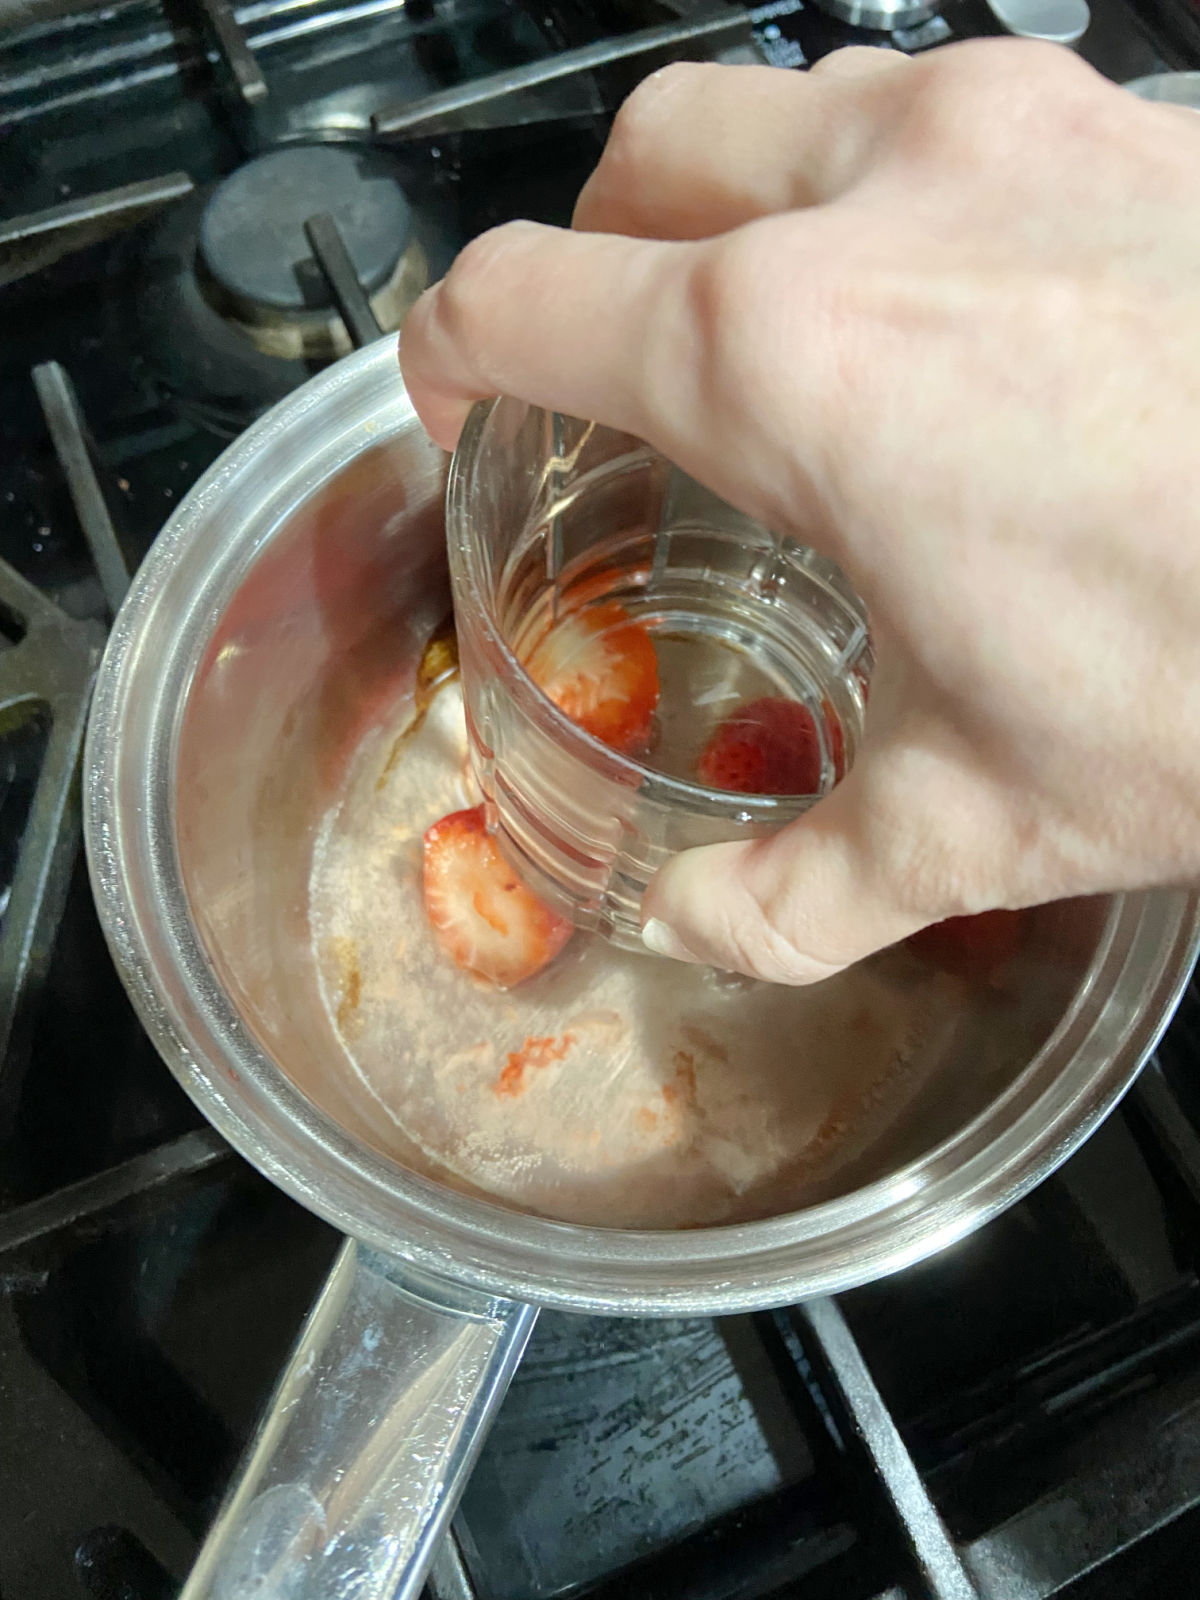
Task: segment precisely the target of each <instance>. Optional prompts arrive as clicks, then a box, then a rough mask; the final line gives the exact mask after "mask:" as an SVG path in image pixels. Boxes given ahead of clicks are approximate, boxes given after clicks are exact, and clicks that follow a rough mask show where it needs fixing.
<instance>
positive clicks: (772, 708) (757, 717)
mask: <svg viewBox="0 0 1200 1600" xmlns="http://www.w3.org/2000/svg"><path fill="white" fill-rule="evenodd" d="M838 732H839V734H840V732H841V730H840V729H839V730H838ZM696 772H697V775H698V777H699V778H700V781H701V783H706V784H707V785H708V786H709V788H710V789H729V790H732V791H733V792H734V793H735V794H816V792H817V790H818V789H819V788H820V786H821V741H820V738H819V736H818V734H817V725H816V723H815V722H814V720H813V715H812V712H811V711H809V709H808V707H807V706H802V705H801V704H800V703H799V702H798V701H796V700H784V699H782V698H781V697H780V696H778V695H764V696H763V697H762V698H761V699H759V700H751V701H749V702H748V703H747V704H746V705H744V706H740V707H739V708H738V710H737V711H735V712H733V713H732V714H731V715H730V716H728V717H726V719H725V721H724V722H722V723H721V725H720V727H719V728H717V730H716V732H715V733H714V734H713V736H712V738H711V739H710V740H709V741H708V743H707V744H706V745H705V747H704V749H703V750H702V751H701V754H700V760H699V762H698V763H697V767H696ZM839 776H840V773H839Z"/></svg>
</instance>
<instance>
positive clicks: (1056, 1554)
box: [0, 0, 1200, 1600]
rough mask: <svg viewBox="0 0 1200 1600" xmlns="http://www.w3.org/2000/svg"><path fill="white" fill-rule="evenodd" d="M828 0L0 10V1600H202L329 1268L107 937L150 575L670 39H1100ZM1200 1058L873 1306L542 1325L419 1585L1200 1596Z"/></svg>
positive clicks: (1189, 1019)
mask: <svg viewBox="0 0 1200 1600" xmlns="http://www.w3.org/2000/svg"><path fill="white" fill-rule="evenodd" d="M822 5H823V7H824V8H822V6H817V5H815V4H812V3H810V0H803V3H802V0H770V3H768V4H764V5H761V6H759V7H757V8H756V9H754V10H751V11H744V10H741V9H738V8H734V7H726V6H720V5H707V4H700V5H696V4H693V3H691V0H672V3H665V0H661V3H660V0H547V3H546V4H544V5H537V6H525V5H523V4H521V3H519V0H406V3H405V0H352V3H344V4H335V3H331V0H252V3H250V4H246V5H244V6H240V7H238V8H237V9H236V10H234V9H232V8H231V7H230V6H229V5H228V4H227V3H226V0H117V3H115V4H110V5H106V6H104V7H103V8H99V7H97V8H95V9H90V10H89V9H78V8H76V7H75V6H73V4H72V0H15V3H14V0H0V30H2V33H0V37H2V38H3V52H2V54H0V133H2V139H0V196H2V197H3V200H2V204H3V209H4V213H5V215H4V218H3V219H0V446H2V448H0V558H2V559H0V1290H2V1292H0V1431H2V1433H3V1437H4V1440H5V1449H4V1451H3V1453H2V1454H0V1596H2V1597H3V1600H78V1597H81V1596H88V1595H91V1596H95V1597H99V1600H166V1597H168V1596H173V1595H175V1594H177V1593H178V1591H179V1587H180V1585H181V1583H182V1581H183V1579H184V1577H185V1576H186V1573H187V1571H188V1569H189V1566H190V1564H191V1561H192V1559H193V1557H194V1554H195V1552H196V1549H197V1547H198V1544H199V1541H200V1540H201V1538H202V1537H203V1534H204V1532H205V1529H206V1528H207V1526H208V1525H209V1523H210V1521H211V1519H212V1517H213V1514H214V1512H215V1509H216V1507H217V1504H218V1503H219V1501H220V1498H221V1496H222V1494H223V1491H224V1489H225V1486H226V1484H227V1483H228V1481H229V1478H230V1475H231V1473H232V1471H233V1469H234V1466H235V1463H236V1461H237V1459H238V1456H239V1453H240V1452H241V1450H242V1449H243V1447H244V1445H245V1443H246V1441H247V1439H248V1437H249V1435H250V1432H251V1430H252V1428H253V1425H254V1421H255V1418H256V1416H257V1414H258V1412H259V1411H260V1409H261V1407H262V1405H263V1404H264V1402H265V1400H266V1398H267V1396H268V1394H269V1393H270V1390H271V1387H272V1385H273V1381H274V1379H275V1377H276V1375H277V1373H278V1371H279V1369H280V1367H281V1365H282V1363H283V1362H284V1360H285V1358H286V1355H287V1352H288V1349H289V1347H290V1345H291V1344H292V1342H293V1340H294V1338H295V1335H296V1332H297V1329H298V1327H299V1325H300V1322H301V1320H302V1318H303V1315H304V1313H305V1311H306V1309H307V1307H308V1306H309V1304H310V1303H311V1301H312V1300H313V1298H314V1296H315V1294H316V1292H317V1290H318V1289H319V1287H320V1285H321V1283H322V1281H323V1279H324V1277H325V1275H326V1273H327V1272H328V1270H329V1267H330V1265H331V1263H332V1260H333V1257H334V1253H335V1251H336V1248H337V1245H338V1240H337V1239H336V1237H335V1236H334V1235H333V1233H332V1232H331V1231H330V1230H329V1229H328V1228H327V1227H326V1226H325V1225H324V1224H323V1223H321V1222H319V1221H317V1220H316V1219H315V1218H313V1217H312V1216H310V1215H309V1214H308V1213H306V1212H304V1211H302V1210H300V1209H299V1208H298V1207H296V1206H295V1205H294V1204H292V1203H291V1202H290V1201H288V1200H287V1199H285V1198H284V1197H283V1196H282V1195H281V1194H279V1193H278V1192H277V1191H276V1190H274V1189H273V1188H272V1187H271V1186H270V1185H268V1184H267V1183H266V1182H265V1180H263V1179H262V1178H260V1177H259V1176H258V1175H257V1174H256V1173H255V1172H253V1171H252V1170H251V1169H250V1168H249V1167H247V1166H246V1165H245V1164H244V1163H243V1162H242V1161H241V1160H240V1159H239V1158H238V1157H236V1156H235V1155H234V1154H233V1153H232V1152H231V1151H230V1150H229V1149H228V1148H227V1147H226V1146H225V1145H224V1143H223V1141H222V1140H221V1139H220V1138H219V1137H218V1136H217V1135H216V1134H215V1133H214V1132H212V1131H211V1130H209V1129H208V1128H207V1127H206V1126H205V1125H204V1124H203V1123H202V1122H201V1121H200V1119H199V1117H198V1114H197V1113H196V1112H195V1110H194V1109H193V1108H192V1106H191V1104H190V1102H189V1101H188V1100H187V1099H186V1098H185V1097H184V1095H183V1094H182V1092H181V1091H180V1090H179V1089H178V1088H177V1086H176V1085H175V1082H174V1080H173V1079H172V1078H171V1077H170V1075H169V1074H168V1072H167V1071H166V1069H165V1068H164V1067H163V1066H162V1065H161V1064H160V1063H159V1061H158V1059H157V1058H156V1056H155V1054H154V1051H153V1049H152V1048H151V1046H150V1044H149V1043H148V1041H147V1039H146V1037H145V1036H144V1034H143V1033H142V1032H141V1029H140V1028H139V1026H138V1024H137V1022H136V1021H135V1019H134V1017H133V1015H132V1013H131V1011H130V1009H129V1006H128V1004H127V1003H126V1001H125V998H124V994H123V992H122V990H121V988H120V985H119V983H118V982H117V980H116V978H115V976H114V974H113V971H112V968H111V965H110V963H109V960H108V956H107V953H106V951H105V947H104V943H103V940H102V938H101V936H100V933H99V930H98V927H97V924H96V920H95V916H94V913H93V911H92V906H91V899H90V894H89V891H88V886H87V882H86V875H85V873H84V870H83V866H82V860H81V853H80V848H79V843H80V841H79V793H78V763H79V752H80V744H81V738H82V729H83V725H84V719H85V716H86V707H87V700H88V694H89V690H90V685H91V682H92V678H93V675H94V672H95V668H96V664H97V661H98V658H99V653H100V651H101V649H102V647H103V640H104V634H105V628H106V624H107V622H108V621H109V620H110V619H111V616H112V613H113V611H114V609H115V608H116V607H117V606H118V605H119V603H120V600H121V597H122V595H123V593H124V590H125V588H126V586H127V584H128V581H129V575H130V573H131V572H132V571H133V570H135V568H136V566H137V564H138V562H139V560H140V559H141V557H142V555H143V554H144V553H145V551H146V549H147V548H148V546H149V543H150V541H151V540H152V539H153V538H154V536H155V534H156V533H157V531H158V529H159V528H160V526H161V525H162V522H163V520H164V519H165V517H166V516H167V515H169V513H170V511H171V510H172V508H173V506H174V505H175V504H176V502H177V501H178V499H179V497H180V496H181V495H182V494H183V493H184V492H185V491H186V490H187V489H188V487H189V486H190V485H191V484H192V483H193V482H194V480H195V479H196V477H197V476H198V475H199V473H200V472H201V471H202V470H203V469H204V468H205V467H206V466H207V465H208V464H209V463H210V462H211V461H212V460H213V458H214V457H215V456H216V455H217V453H218V452H219V451H220V450H221V448H222V447H223V445H224V443H225V442H226V441H227V440H228V439H229V438H231V437H233V436H234V435H235V434H236V433H238V432H239V431H240V430H241V429H242V428H244V427H245V426H246V425H247V423H248V422H250V421H251V420H252V419H253V418H254V417H255V416H257V415H259V414H260V413H261V412H262V411H263V410H265V409H266V408H267V407H268V406H270V405H271V404H272V403H273V402H274V401H275V400H277V399H278V398H280V397H281V396H282V395H284V394H286V393H287V392H288V391H290V390H291V389H293V388H294V387H295V386H296V385H297V384H299V383H301V382H302V381H303V380H304V379H305V378H306V377H307V376H308V375H309V374H310V373H311V372H313V371H315V370H316V369H317V368H318V367H319V366H321V365H323V364H325V363H326V362H328V361H330V360H332V359H334V358H335V357H336V356H337V355H338V354H340V353H342V352H343V351H345V350H348V349H349V348H351V346H352V345H354V344H358V343H362V342H365V341H367V340H369V339H370V338H372V337H374V336H376V335H377V334H378V332H379V331H380V329H389V328H394V327H396V326H398V325H399V323H400V322H401V321H402V319H403V316H404V313H405V311H406V310H407V308H408V306H409V305H411V303H412V301H413V299H414V298H415V296H416V295H417V294H418V293H419V292H420V290H421V288H422V287H423V286H424V285H425V284H426V283H427V282H429V281H431V280H432V279H433V278H435V277H436V276H438V275H439V274H440V273H441V272H442V271H444V269H445V267H446V265H447V263H448V262H449V261H450V260H451V258H452V257H453V255H454V253H455V251H456V250H457V249H458V248H459V247H460V246H461V245H462V244H463V243H464V242H465V241H466V240H467V239H468V238H470V237H471V236H473V235H474V234H476V233H478V232H480V231H482V230H483V229H484V228H486V227H489V226H491V225H493V224H494V223H497V222H501V221H504V220H506V219H508V218H512V217H516V216H532V217H536V218H539V219H541V220H544V221H549V222H563V221H565V220H566V219H567V218H568V216H569V214H570V208H571V204H572V201H573V198H574V195H575V193H576V192H577V190H578V188H579V185H580V183H581V182H582V180H583V178H584V176H585V175H586V173H587V171H588V170H589V168H590V167H591V165H592V164H593V163H594V161H595V159H596V157H597V155H598V153H599V150H600V148H601V146H602V144H603V140H604V137H605V133H606V130H607V127H608V125H609V121H610V119H611V115H612V112H613V110H614V108H615V107H616V106H617V105H618V104H619V103H620V100H621V99H622V98H623V96H624V95H625V94H626V93H628V91H629V88H630V87H631V86H632V84H633V83H634V82H636V81H637V79H638V78H640V77H641V76H643V75H644V74H645V73H646V72H648V71H650V70H652V69H653V68H654V67H656V66H658V65H660V64H661V63H662V62H663V61H666V60H669V59H673V58H676V57H680V56H686V57H692V58H703V59H724V60H748V59H757V60H766V61H768V62H771V63H773V64H774V65H776V66H778V67H779V68H780V69H781V70H790V69H803V67H804V66H805V65H806V64H807V63H809V62H811V61H813V60H815V59H817V58H818V57H819V56H821V55H822V54H824V53H826V52H827V51H828V50H831V49H833V48H836V47H837V46H838V45H841V44H844V43H847V42H855V41H856V42H863V43H870V44H875V45H878V46H879V47H881V48H899V49H905V50H908V51H918V50H925V49H935V48H937V47H938V46H940V45H941V44H943V43H945V42H947V41H949V40H952V39H956V38H964V37H971V36H976V35H981V34H988V33H997V32H1000V31H1003V28H1004V25H1005V23H1006V24H1007V26H1008V27H1009V28H1013V27H1020V28H1024V29H1025V30H1026V31H1029V30H1031V29H1034V28H1041V30H1042V31H1043V32H1046V31H1049V32H1054V30H1055V29H1056V28H1057V29H1058V30H1059V31H1060V33H1061V32H1064V31H1065V32H1066V33H1070V32H1071V31H1072V29H1073V28H1074V27H1075V25H1076V23H1077V22H1078V20H1079V17H1080V12H1079V9H1078V0H1074V3H1072V0H1068V3H1067V4H1066V5H1065V7H1064V6H1063V5H1057V6H1054V7H1050V8H1047V7H1044V6H1043V7H1033V8H1030V7H1029V6H1025V7H1024V8H1022V9H1014V0H1004V3H1003V4H1001V3H1000V0H996V6H995V9H993V8H992V7H990V6H989V5H987V4H986V3H985V0H949V3H948V4H947V5H946V6H945V7H944V8H942V9H940V10H934V9H932V8H930V7H929V6H927V5H925V4H923V3H921V0H914V3H911V4H910V3H908V0H902V3H896V0H872V3H871V4H866V3H865V0H822ZM1000 18H1003V19H1004V20H1003V22H1002V21H1001V20H999V19H1000ZM1072 18H1074V19H1075V21H1074V22H1073V21H1072ZM1079 48H1080V50H1081V52H1082V53H1083V54H1084V55H1086V56H1088V58H1089V59H1091V60H1092V61H1093V62H1094V63H1095V64H1096V65H1097V66H1098V67H1099V68H1100V69H1101V70H1102V71H1104V72H1106V73H1108V74H1109V75H1110V76H1111V77H1113V78H1115V79H1117V80H1118V81H1128V80H1130V79H1133V78H1136V77H1140V76H1144V75H1146V74H1149V73H1153V72H1158V71H1162V70H1165V69H1168V68H1178V67H1187V66H1195V65H1197V64H1200V26H1198V24H1197V16H1196V13H1195V11H1194V10H1193V9H1189V7H1188V5H1187V3H1186V0H1139V4H1138V6H1137V8H1136V9H1134V8H1131V7H1130V6H1129V5H1127V4H1126V3H1125V0H1093V3H1092V8H1091V15H1090V23H1089V25H1088V27H1087V30H1086V32H1085V33H1084V34H1083V37H1082V40H1081V41H1080V44H1079ZM764 314H765V315H769V308H765V310H764ZM1198 1068H1200V995H1196V994H1191V995H1189V997H1188V998H1187V1000H1186V1001H1185V1003H1184V1006H1183V1008H1182V1010H1181V1012H1180V1014H1179V1016H1178V1017H1177V1019H1176V1021H1175V1023H1174V1024H1173V1026H1172V1028H1171V1030H1170V1031H1169V1033H1168V1035H1167V1038H1166V1040H1165V1042H1164V1044H1163V1046H1162V1048H1161V1049H1160V1051H1159V1054H1158V1056H1157V1058H1156V1059H1155V1061H1153V1062H1152V1063H1151V1065H1150V1066H1149V1067H1148V1069H1147V1071H1146V1072H1145V1074H1144V1075H1143V1077H1142V1079H1141V1081H1140V1083H1139V1085H1138V1086H1137V1088H1136V1090H1135V1091H1134V1092H1133V1093H1132V1094H1131V1096H1130V1097H1129V1099H1128V1100H1127V1102H1126V1104H1125V1106H1124V1107H1123V1108H1122V1110H1121V1111H1120V1112H1119V1113H1118V1114H1117V1115H1116V1116H1114V1117H1113V1118H1112V1119H1111V1120H1110V1121H1109V1123H1108V1124H1107V1125H1106V1126H1105V1127H1104V1128H1102V1129H1101V1130H1100V1132H1099V1133H1098V1134H1097V1135H1096V1136H1095V1137H1094V1138H1093V1139H1092V1140H1091V1142H1090V1143H1089V1144H1088V1145H1087V1146H1086V1147H1085V1148H1084V1149H1083V1150H1082V1151H1081V1152H1080V1153H1079V1154H1078V1155H1077V1156H1075V1157H1074V1158H1073V1159H1072V1160H1071V1161H1070V1162H1069V1163H1068V1164H1067V1165H1066V1166H1065V1167H1064V1168H1063V1169H1062V1170H1061V1171H1060V1173H1059V1174H1058V1175H1057V1176H1056V1177H1055V1178H1053V1179H1051V1180H1050V1181H1049V1182H1048V1183H1046V1184H1044V1185H1043V1186H1042V1187H1041V1188H1040V1189H1039V1190H1037V1191H1036V1192H1035V1193H1034V1194H1032V1195H1031V1196H1030V1197H1029V1198H1028V1199H1027V1200H1026V1201H1024V1202H1023V1203H1022V1204H1020V1205H1018V1206H1017V1207H1015V1208H1014V1209H1013V1210H1011V1211H1010V1212H1008V1213H1007V1214H1006V1215H1005V1216H1004V1217H1002V1218H1001V1219H1000V1220H998V1221H996V1222H994V1223H992V1224H991V1225H990V1226H989V1227H987V1228H985V1229H984V1230H983V1231H982V1232H981V1233H979V1234H977V1235H976V1236H974V1237H973V1238H971V1239H969V1240H967V1241H965V1242H963V1243H961V1244H959V1245H957V1246H954V1247H953V1248H951V1249H950V1250H947V1251H946V1252H944V1253H943V1254H942V1255H940V1256H939V1257H937V1258H935V1259H934V1260H932V1261H930V1262H928V1263H927V1264H925V1265H923V1266H920V1267H917V1268H913V1269H911V1270H909V1271H908V1272H906V1273H904V1274H902V1275H900V1276H899V1277H897V1278H894V1279H891V1280H889V1281H886V1282H884V1283H881V1284H878V1285H875V1286H873V1287H870V1288H866V1289H861V1290H858V1291H856V1292H854V1293H852V1294H848V1295H845V1296H842V1297H841V1298H840V1299H839V1300H838V1301H837V1302H833V1301H821V1302H813V1303H809V1304H806V1305H802V1306H796V1307H793V1308H791V1309H788V1310H785V1311H781V1312H777V1313H769V1314H763V1315H759V1316H752V1317H740V1318H729V1319H719V1320H715V1321H714V1320H680V1321H673V1322H654V1323H639V1322H621V1321H613V1320H605V1319H587V1318H572V1317H567V1316H560V1315H554V1314H550V1313H547V1314H543V1316H542V1318H541V1319H540V1321H539V1323H538V1326H537V1328H536V1331H535V1333H534V1335H533V1339H532V1341H531V1344H530V1347H529V1350H528V1353H527V1355H526V1358H525V1361H524V1363H523V1365H522V1366H521V1368H520V1370H519V1372H518V1375H517V1378H516V1380H515V1382H514V1384H513V1387H512V1389H511V1391H510V1393H509V1395H508V1398H507V1399H506V1400H505V1402H504V1405H503V1407H502V1409H501V1412H500V1415H499V1420H498V1422H497V1424H496V1427H495V1429H494V1431H493V1433H492V1435H491V1437H490V1439H489V1441H488V1443H487V1445H486V1446H485V1448H484V1451H483V1455H482V1457H481V1459H480V1461H479V1464H478V1466H477V1468H476V1470H475V1472H474V1475H473V1477H472V1479H471V1482H470V1485H469V1487H468V1489H467V1492H466V1495H465V1498H464V1500H463V1502H462V1505H461V1508H460V1510H459V1513H458V1515H457V1518H456V1520H455V1523H454V1526H453V1530H452V1532H451V1534H450V1535H449V1536H447V1538H446V1539H445V1540H444V1541H443V1544H442V1546H441V1548H440V1550H439V1552H438V1554H437V1557H436V1559H435V1562H434V1566H433V1570H432V1573H431V1576H430V1580H429V1593H430V1595H431V1597H432V1600H472V1597H478V1600H535V1597H538V1596H551V1595H557V1594H562V1593H565V1592H567V1591H570V1592H572V1593H578V1594H583V1595H587V1596H596V1597H606V1600H607V1597H612V1600H617V1597H619V1596H624V1595H634V1594H636V1595H637V1596H639V1600H659V1597H661V1600H668V1597H670V1600H673V1597H681V1600H682V1597H688V1600H767V1597H775V1596H785V1595H786V1596H791V1597H796V1600H822V1597H827V1596H828V1597H832V1596H834V1595H836V1596H838V1597H839V1600H902V1597H906V1596H907V1597H917V1596H932V1597H935V1600H950V1597H954V1600H970V1597H972V1596H974V1597H976V1600H1043V1597H1047V1596H1050V1595H1059V1596H1069V1597H1071V1600H1102V1597H1105V1600H1117V1597H1120V1600H1137V1597H1141V1596H1145V1597H1147V1600H1149V1597H1151V1596H1153V1597H1155V1600H1158V1597H1161V1596H1163V1595H1166V1594H1172V1595H1179V1596H1183V1595H1186V1594H1191V1593H1193V1592H1195V1579H1194V1578H1193V1577H1192V1576H1191V1573H1192V1566H1193V1564H1194V1562H1193V1560H1192V1559H1190V1558H1193V1557H1194V1552H1195V1550H1196V1548H1197V1547H1198V1546H1200V1087H1198V1086H1200V1072H1198V1070H1197V1069H1198Z"/></svg>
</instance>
